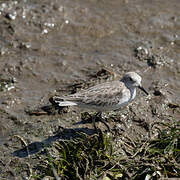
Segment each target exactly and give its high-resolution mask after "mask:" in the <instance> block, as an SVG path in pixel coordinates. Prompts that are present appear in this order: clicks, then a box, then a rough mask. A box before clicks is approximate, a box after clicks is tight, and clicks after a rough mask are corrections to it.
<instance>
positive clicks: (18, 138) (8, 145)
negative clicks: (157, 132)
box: [0, 0, 180, 179]
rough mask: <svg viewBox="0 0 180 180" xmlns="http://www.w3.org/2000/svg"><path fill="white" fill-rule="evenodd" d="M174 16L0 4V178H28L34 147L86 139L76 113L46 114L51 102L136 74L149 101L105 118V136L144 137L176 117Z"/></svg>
mask: <svg viewBox="0 0 180 180" xmlns="http://www.w3.org/2000/svg"><path fill="white" fill-rule="evenodd" d="M179 9H180V3H179V0H171V1H168V0H153V1H149V0H134V1H130V0H122V1H119V0H114V1H105V0H100V1H99V0H83V1H82V0H75V1H74V0H69V1H67V0H52V1H49V0H44V1H35V0H29V1H27V0H24V1H23V0H19V1H11V0H9V1H8V0H7V1H0V124H1V125H0V178H1V179H3V178H4V179H25V178H26V177H29V173H30V172H29V169H31V168H32V169H33V168H34V167H35V165H36V164H37V163H38V162H39V161H40V159H41V155H42V156H43V145H44V144H51V143H53V142H55V141H57V140H58V138H64V139H68V138H73V130H75V131H83V132H85V133H87V134H93V133H94V130H93V128H92V125H91V123H80V122H81V121H82V114H81V113H82V112H83V111H82V110H80V109H76V108H69V109H67V110H64V111H62V112H61V113H60V114H59V113H58V112H57V110H53V112H52V111H51V109H50V110H49V109H48V111H47V108H49V107H51V106H50V103H49V98H50V97H52V96H53V95H55V94H59V95H64V94H69V93H73V92H76V91H79V90H80V89H81V88H87V87H89V86H91V85H94V84H97V83H99V82H104V81H111V80H113V79H116V78H118V77H119V76H122V74H123V73H124V72H127V71H136V72H138V73H139V74H140V75H141V76H142V77H143V85H144V87H145V88H146V89H147V91H148V92H149V93H150V95H149V96H145V95H144V94H143V93H142V92H138V95H137V97H136V99H135V100H134V101H133V102H132V103H131V104H130V105H129V106H128V107H126V108H123V109H121V110H120V111H117V112H111V113H106V114H105V115H104V116H105V118H107V119H108V123H109V125H110V127H111V129H112V131H113V132H117V130H118V131H121V134H123V135H124V136H126V135H128V136H130V137H132V138H134V139H136V137H138V138H139V137H141V138H145V139H146V138H148V137H149V136H150V135H151V134H152V133H153V132H150V131H149V130H150V127H151V125H152V124H153V123H154V122H171V121H174V120H178V119H180V110H179V104H180V11H179ZM44 106H46V108H45V110H43V109H42V108H41V107H44ZM38 109H40V110H39V111H37V110H38ZM109 117H110V118H109ZM111 117H115V118H111ZM109 119H110V120H109ZM98 127H99V128H101V129H102V130H104V131H105V132H106V128H105V127H104V126H103V124H101V123H98ZM62 128H63V129H65V131H64V135H63V136H58V130H59V129H62ZM66 133H67V134H66ZM115 134H116V133H115ZM25 146H27V147H28V152H27V149H23V148H24V147H25ZM35 171H36V170H35V169H33V172H35Z"/></svg>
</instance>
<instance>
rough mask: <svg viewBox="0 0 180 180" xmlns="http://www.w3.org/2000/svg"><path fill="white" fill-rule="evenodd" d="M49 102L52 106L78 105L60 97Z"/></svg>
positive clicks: (55, 97)
mask: <svg viewBox="0 0 180 180" xmlns="http://www.w3.org/2000/svg"><path fill="white" fill-rule="evenodd" d="M49 101H50V102H51V103H52V104H54V105H58V106H76V105H77V103H75V102H72V101H68V100H64V99H63V98H62V97H58V96H54V97H52V98H50V99H49Z"/></svg>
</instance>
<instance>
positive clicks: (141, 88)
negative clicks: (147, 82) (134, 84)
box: [138, 86, 149, 95]
mask: <svg viewBox="0 0 180 180" xmlns="http://www.w3.org/2000/svg"><path fill="white" fill-rule="evenodd" d="M138 88H139V89H140V90H142V91H143V92H144V93H145V94H146V95H149V93H148V92H147V91H146V90H145V89H144V88H143V87H142V86H138Z"/></svg>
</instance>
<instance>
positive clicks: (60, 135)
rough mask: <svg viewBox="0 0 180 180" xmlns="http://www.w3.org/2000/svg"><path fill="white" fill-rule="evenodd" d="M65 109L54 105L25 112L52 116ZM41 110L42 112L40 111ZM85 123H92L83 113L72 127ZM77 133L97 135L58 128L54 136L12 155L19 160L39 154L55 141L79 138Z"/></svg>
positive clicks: (91, 130) (92, 130) (76, 129)
mask: <svg viewBox="0 0 180 180" xmlns="http://www.w3.org/2000/svg"><path fill="white" fill-rule="evenodd" d="M64 109H65V108H59V107H55V106H54V105H53V106H52V105H50V106H49V105H47V106H43V107H41V108H39V109H38V110H32V111H27V113H28V114H29V115H33V116H34V115H35V116H39V115H44V114H48V115H53V114H54V113H56V110H58V113H61V112H64ZM42 110H43V111H42ZM96 121H98V118H96ZM87 123H92V115H90V114H89V113H88V112H85V113H83V114H82V116H81V121H80V122H77V123H74V124H73V125H80V124H87ZM79 133H85V134H87V135H93V134H95V133H97V132H96V131H95V130H94V129H89V128H69V129H67V128H63V127H59V129H58V131H57V132H55V135H54V136H49V137H48V138H47V139H45V140H44V141H42V142H33V143H31V144H29V145H28V146H26V147H24V148H22V149H19V150H16V151H14V152H13V153H12V155H13V156H16V157H19V158H25V157H28V156H29V155H33V154H36V153H38V152H40V151H41V150H42V149H43V148H44V147H47V146H49V145H51V144H52V143H53V142H55V141H56V140H68V139H73V138H76V137H78V136H79Z"/></svg>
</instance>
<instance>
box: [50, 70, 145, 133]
mask: <svg viewBox="0 0 180 180" xmlns="http://www.w3.org/2000/svg"><path fill="white" fill-rule="evenodd" d="M136 88H139V89H141V90H142V91H143V92H144V93H145V94H147V95H148V92H147V91H146V90H145V89H144V88H143V87H142V85H141V76H139V75H138V74H137V73H136V72H128V73H126V74H124V76H123V77H122V79H120V80H114V81H111V82H105V83H101V84H98V85H95V86H93V87H90V88H89V89H86V90H81V91H79V92H77V93H75V94H71V95H67V96H62V97H60V96H54V97H53V98H52V100H51V101H53V102H54V103H56V104H57V105H58V106H78V107H80V108H85V109H90V110H95V111H97V112H98V113H97V115H100V121H102V122H103V123H104V124H105V125H106V126H107V128H108V130H110V128H109V126H108V125H107V123H106V122H105V121H104V120H103V119H102V118H101V114H102V112H104V111H113V110H117V109H119V108H120V107H122V106H125V105H127V104H128V103H129V102H131V101H132V100H133V99H134V98H135V96H136ZM97 115H96V116H97ZM93 125H94V128H95V129H97V128H96V124H95V118H93Z"/></svg>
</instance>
